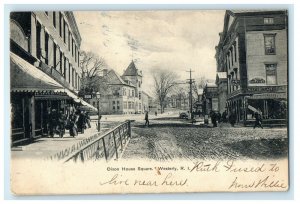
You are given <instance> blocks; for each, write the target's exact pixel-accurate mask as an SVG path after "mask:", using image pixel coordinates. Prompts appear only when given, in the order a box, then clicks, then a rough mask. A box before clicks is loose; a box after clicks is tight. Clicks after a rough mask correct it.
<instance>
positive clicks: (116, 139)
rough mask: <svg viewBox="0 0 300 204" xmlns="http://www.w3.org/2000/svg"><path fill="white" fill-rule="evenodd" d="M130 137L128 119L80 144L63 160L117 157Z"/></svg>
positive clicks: (83, 160) (74, 160) (82, 160)
mask: <svg viewBox="0 0 300 204" xmlns="http://www.w3.org/2000/svg"><path fill="white" fill-rule="evenodd" d="M130 137H131V126H130V121H129V120H128V121H125V122H124V123H122V124H120V125H118V126H117V127H115V128H114V129H112V130H110V131H109V132H107V133H105V135H103V136H101V137H100V138H98V139H96V140H94V141H92V142H91V143H88V144H86V145H84V146H82V147H81V148H80V149H79V150H77V151H76V152H74V153H72V154H71V155H70V156H69V157H68V158H67V159H65V160H64V162H69V161H73V162H78V161H80V162H85V161H88V160H104V159H105V160H106V161H109V160H111V159H112V158H115V159H118V158H119V157H120V154H121V153H122V152H123V150H124V147H125V145H126V143H127V141H129V139H130Z"/></svg>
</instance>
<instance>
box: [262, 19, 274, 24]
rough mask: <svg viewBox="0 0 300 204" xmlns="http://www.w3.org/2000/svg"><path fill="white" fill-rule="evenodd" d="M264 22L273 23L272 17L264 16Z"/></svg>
mask: <svg viewBox="0 0 300 204" xmlns="http://www.w3.org/2000/svg"><path fill="white" fill-rule="evenodd" d="M264 24H274V18H264Z"/></svg>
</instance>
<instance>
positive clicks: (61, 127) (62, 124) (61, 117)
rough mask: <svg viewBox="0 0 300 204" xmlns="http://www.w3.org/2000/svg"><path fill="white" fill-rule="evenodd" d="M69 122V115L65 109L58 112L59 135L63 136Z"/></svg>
mask: <svg viewBox="0 0 300 204" xmlns="http://www.w3.org/2000/svg"><path fill="white" fill-rule="evenodd" d="M66 124H67V116H66V115H65V114H64V110H63V109H61V110H60V111H59V114H58V130H59V136H60V137H63V136H64V134H65V129H66Z"/></svg>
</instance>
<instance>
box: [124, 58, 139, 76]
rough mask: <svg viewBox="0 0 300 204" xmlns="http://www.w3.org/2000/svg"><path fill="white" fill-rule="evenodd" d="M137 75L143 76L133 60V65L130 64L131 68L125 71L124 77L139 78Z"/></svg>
mask: <svg viewBox="0 0 300 204" xmlns="http://www.w3.org/2000/svg"><path fill="white" fill-rule="evenodd" d="M137 75H139V76H141V75H142V74H141V73H140V72H139V70H138V69H137V68H136V66H135V64H134V62H133V60H132V61H131V63H130V64H129V66H128V67H127V69H126V70H125V72H124V74H123V76H137Z"/></svg>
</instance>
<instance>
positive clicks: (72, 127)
mask: <svg viewBox="0 0 300 204" xmlns="http://www.w3.org/2000/svg"><path fill="white" fill-rule="evenodd" d="M77 119H78V116H77V114H75V113H74V112H72V113H71V114H70V136H72V137H75V136H77V135H78V133H77V125H76V123H77Z"/></svg>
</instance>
